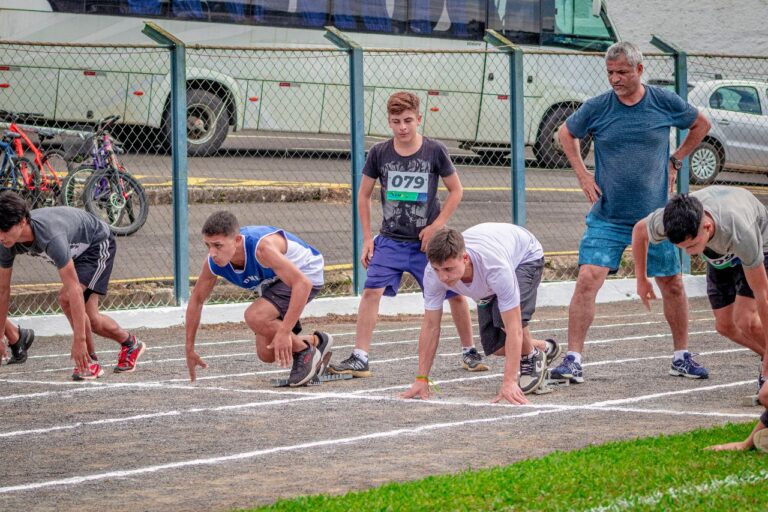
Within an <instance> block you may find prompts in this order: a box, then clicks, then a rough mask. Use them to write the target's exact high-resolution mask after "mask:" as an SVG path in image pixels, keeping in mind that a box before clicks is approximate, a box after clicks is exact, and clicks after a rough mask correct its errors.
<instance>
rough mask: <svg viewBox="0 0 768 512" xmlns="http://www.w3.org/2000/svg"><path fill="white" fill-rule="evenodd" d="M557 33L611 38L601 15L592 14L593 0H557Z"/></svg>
mask: <svg viewBox="0 0 768 512" xmlns="http://www.w3.org/2000/svg"><path fill="white" fill-rule="evenodd" d="M555 7H556V9H557V11H556V15H555V34H567V35H572V36H576V37H596V38H609V37H610V33H609V32H608V28H607V27H606V26H605V23H604V22H603V19H602V18H601V17H600V16H593V15H592V0H555Z"/></svg>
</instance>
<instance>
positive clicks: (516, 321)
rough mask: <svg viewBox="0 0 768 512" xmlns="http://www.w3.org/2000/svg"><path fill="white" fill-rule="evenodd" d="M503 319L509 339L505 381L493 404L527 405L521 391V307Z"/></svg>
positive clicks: (515, 308) (506, 347) (510, 311)
mask: <svg viewBox="0 0 768 512" xmlns="http://www.w3.org/2000/svg"><path fill="white" fill-rule="evenodd" d="M501 319H502V320H503V321H504V331H505V332H506V333H507V338H506V341H505V343H504V354H505V355H504V357H505V360H504V380H503V381H502V383H501V389H500V390H499V394H498V395H496V398H494V399H493V402H494V403H495V402H499V401H501V400H506V401H508V402H509V403H511V404H517V405H522V404H527V403H528V399H527V398H525V395H524V394H523V390H522V389H520V382H519V376H518V375H519V373H520V354H521V351H522V345H523V326H522V319H521V316H520V306H516V307H514V308H512V309H510V310H507V311H502V312H501Z"/></svg>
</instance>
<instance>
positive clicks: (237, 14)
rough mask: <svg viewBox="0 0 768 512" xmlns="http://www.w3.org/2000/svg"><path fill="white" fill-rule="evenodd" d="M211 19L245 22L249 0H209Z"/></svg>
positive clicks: (224, 21)
mask: <svg viewBox="0 0 768 512" xmlns="http://www.w3.org/2000/svg"><path fill="white" fill-rule="evenodd" d="M206 3H207V4H208V9H209V10H210V15H211V21H218V22H223V23H226V22H231V23H235V22H244V21H245V16H246V13H247V11H248V0H217V1H208V2H206Z"/></svg>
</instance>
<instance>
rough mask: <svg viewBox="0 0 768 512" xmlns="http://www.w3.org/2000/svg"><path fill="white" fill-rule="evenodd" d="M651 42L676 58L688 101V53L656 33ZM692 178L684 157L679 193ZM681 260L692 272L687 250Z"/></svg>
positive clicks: (679, 89) (680, 88)
mask: <svg viewBox="0 0 768 512" xmlns="http://www.w3.org/2000/svg"><path fill="white" fill-rule="evenodd" d="M651 44H652V45H653V46H655V47H656V48H658V49H659V50H661V51H663V52H665V53H670V54H672V57H673V58H674V60H675V92H676V93H677V94H678V96H680V97H681V98H683V99H684V100H685V101H688V54H687V53H685V52H684V51H683V50H681V49H680V48H679V47H677V46H675V45H674V44H672V43H669V42H667V41H664V40H663V39H661V38H660V37H658V36H656V35H653V34H652V35H651ZM686 135H688V130H677V146H678V147H680V144H682V143H683V140H684V139H685V136H686ZM689 178H690V168H689V166H688V157H686V158H684V159H683V166H682V167H681V168H680V171H679V172H678V173H677V193H678V194H687V193H688V182H689ZM680 262H681V264H682V271H683V274H690V273H691V258H690V256H688V255H687V254H686V253H685V251H682V250H681V251H680Z"/></svg>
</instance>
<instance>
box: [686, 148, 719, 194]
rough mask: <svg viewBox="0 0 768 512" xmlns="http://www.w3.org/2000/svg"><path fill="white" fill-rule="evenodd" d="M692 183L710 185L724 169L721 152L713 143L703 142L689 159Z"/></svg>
mask: <svg viewBox="0 0 768 512" xmlns="http://www.w3.org/2000/svg"><path fill="white" fill-rule="evenodd" d="M689 162H690V172H691V175H690V180H689V181H690V182H691V184H693V185H708V184H710V183H712V182H713V181H715V178H716V177H717V175H718V174H719V173H720V171H721V170H722V168H723V158H722V156H720V150H719V149H718V148H717V147H715V145H714V144H712V143H711V142H702V143H701V144H699V145H698V147H697V148H696V149H694V150H693V153H691V156H690V157H689Z"/></svg>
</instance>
